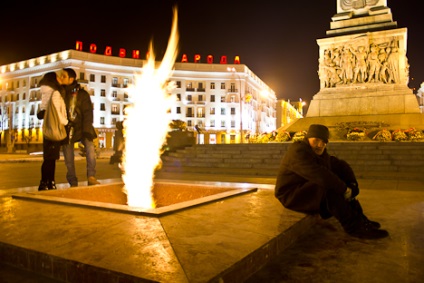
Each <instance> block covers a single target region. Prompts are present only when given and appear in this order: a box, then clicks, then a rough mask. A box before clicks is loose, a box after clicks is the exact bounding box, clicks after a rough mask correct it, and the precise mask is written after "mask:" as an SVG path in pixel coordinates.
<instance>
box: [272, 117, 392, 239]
mask: <svg viewBox="0 0 424 283" xmlns="http://www.w3.org/2000/svg"><path fill="white" fill-rule="evenodd" d="M329 136H330V134H329V130H328V128H327V127H326V126H324V125H320V124H312V125H310V127H309V129H308V132H307V134H306V136H305V138H304V140H301V141H298V142H294V143H293V144H292V145H291V146H290V147H289V148H288V150H287V152H286V154H285V155H284V157H283V159H282V161H281V164H280V168H279V171H278V176H277V180H276V185H275V197H276V198H277V199H278V200H279V201H280V202H281V204H282V205H283V206H284V207H286V208H288V209H291V210H294V211H298V212H303V213H308V214H315V213H317V214H320V215H321V217H322V218H324V219H326V218H329V217H331V216H334V217H335V218H336V219H337V220H338V221H339V222H340V224H341V225H342V227H343V229H344V230H345V231H346V232H347V233H348V234H350V235H351V236H354V237H358V238H364V239H378V238H384V237H387V236H388V232H387V231H386V230H382V229H380V224H379V223H378V222H375V221H371V220H369V219H368V218H367V217H366V216H365V215H364V213H363V211H362V207H361V205H360V203H359V201H358V200H357V199H356V198H355V197H356V196H357V195H358V194H359V188H358V182H357V180H356V177H355V174H354V172H353V170H352V168H351V167H350V165H349V164H348V163H347V162H346V161H344V160H341V159H339V158H337V157H335V156H331V155H329V154H328V153H327V149H326V146H327V143H328V139H329Z"/></svg>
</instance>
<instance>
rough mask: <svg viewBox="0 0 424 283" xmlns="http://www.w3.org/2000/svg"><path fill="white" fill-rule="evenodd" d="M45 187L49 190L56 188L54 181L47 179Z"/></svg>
mask: <svg viewBox="0 0 424 283" xmlns="http://www.w3.org/2000/svg"><path fill="white" fill-rule="evenodd" d="M47 188H48V189H49V190H56V189H57V188H56V183H55V182H54V181H47Z"/></svg>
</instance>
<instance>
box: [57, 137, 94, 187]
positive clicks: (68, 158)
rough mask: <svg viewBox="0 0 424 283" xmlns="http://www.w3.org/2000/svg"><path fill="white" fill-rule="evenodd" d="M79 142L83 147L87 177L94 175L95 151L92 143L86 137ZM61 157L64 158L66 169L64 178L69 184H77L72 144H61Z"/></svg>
mask: <svg viewBox="0 0 424 283" xmlns="http://www.w3.org/2000/svg"><path fill="white" fill-rule="evenodd" d="M81 143H82V144H83V145H84V147H85V158H86V161H87V178H88V177H91V176H92V177H95V176H96V151H95V150H94V143H93V141H90V140H88V139H86V138H83V139H82V140H81ZM63 157H64V159H65V165H66V168H67V170H68V172H67V173H66V179H67V180H68V182H69V184H70V185H71V186H78V178H77V174H76V172H75V150H74V144H73V143H70V144H65V145H63Z"/></svg>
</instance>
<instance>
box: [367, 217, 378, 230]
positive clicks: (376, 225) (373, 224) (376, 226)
mask: <svg viewBox="0 0 424 283" xmlns="http://www.w3.org/2000/svg"><path fill="white" fill-rule="evenodd" d="M364 223H365V225H368V226H370V227H372V228H374V229H379V228H380V227H381V225H380V223H378V222H377V221H372V220H369V219H368V218H367V217H365V219H364Z"/></svg>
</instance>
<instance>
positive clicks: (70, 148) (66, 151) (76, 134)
mask: <svg viewBox="0 0 424 283" xmlns="http://www.w3.org/2000/svg"><path fill="white" fill-rule="evenodd" d="M61 80H62V84H63V85H64V87H65V90H66V95H65V103H66V110H67V113H68V120H69V127H68V137H69V141H68V142H67V143H66V144H65V145H63V157H64V159H65V165H66V168H67V173H66V179H67V180H68V182H69V184H70V185H71V187H77V186H78V178H77V176H76V172H75V161H74V160H75V152H74V149H75V143H76V142H81V143H82V144H83V145H84V149H85V156H86V161H87V183H88V185H89V186H91V185H97V184H100V182H99V181H97V179H96V152H95V148H94V143H93V140H94V139H96V138H97V134H96V131H95V130H94V127H93V105H92V103H91V98H90V95H89V94H88V92H87V91H85V90H84V89H83V88H82V87H81V86H80V85H79V84H78V82H77V74H76V72H75V71H74V70H73V69H71V68H65V69H63V70H62V73H61Z"/></svg>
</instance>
